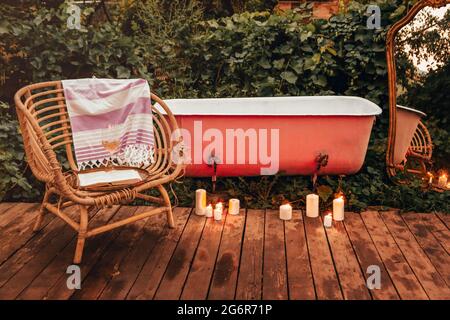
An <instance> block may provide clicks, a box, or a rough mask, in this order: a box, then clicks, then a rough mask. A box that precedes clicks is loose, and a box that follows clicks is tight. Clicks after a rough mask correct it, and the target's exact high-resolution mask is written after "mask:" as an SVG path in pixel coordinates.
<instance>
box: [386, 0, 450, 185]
mask: <svg viewBox="0 0 450 320" xmlns="http://www.w3.org/2000/svg"><path fill="white" fill-rule="evenodd" d="M447 4H450V0H419V1H418V2H417V3H416V4H414V5H413V6H412V7H411V9H410V10H409V11H408V13H407V14H406V16H404V17H403V18H402V19H400V20H399V21H397V22H396V23H395V24H394V25H393V26H392V27H391V28H390V29H389V31H388V33H387V40H386V59H387V69H388V81H389V136H388V146H387V152H386V167H387V172H388V176H389V177H390V178H391V179H392V178H394V177H395V176H396V175H397V173H398V172H399V171H405V166H403V165H396V164H395V163H394V152H395V150H394V148H395V136H396V128H397V70H396V63H395V52H394V50H395V37H396V36H397V34H398V32H399V31H400V30H401V29H402V28H403V27H404V26H406V25H407V24H409V23H410V22H411V21H412V20H413V19H414V18H415V17H416V15H417V14H418V13H419V12H420V10H422V9H424V8H426V7H432V8H440V7H443V6H446V5H447ZM418 130H419V131H421V132H420V133H419V134H421V135H423V136H424V137H425V138H426V139H428V140H429V142H430V147H431V137H430V136H429V133H428V130H427V129H426V127H425V126H424V125H423V123H419V128H418ZM411 157H414V158H415V159H416V160H417V161H418V162H419V163H420V164H421V167H422V169H421V170H407V171H408V172H410V173H413V174H418V175H421V176H423V175H424V174H426V172H427V164H431V151H430V154H429V157H420V156H418V155H411ZM395 182H399V183H401V182H402V181H400V180H396V181H395ZM403 182H404V181H403Z"/></svg>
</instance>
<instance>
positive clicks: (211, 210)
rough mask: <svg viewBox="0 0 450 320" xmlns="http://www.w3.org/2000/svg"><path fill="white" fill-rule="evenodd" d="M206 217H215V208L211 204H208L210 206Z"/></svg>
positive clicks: (206, 211)
mask: <svg viewBox="0 0 450 320" xmlns="http://www.w3.org/2000/svg"><path fill="white" fill-rule="evenodd" d="M205 216H206V217H207V218H211V217H212V216H213V207H212V205H211V204H208V206H207V207H206V208H205Z"/></svg>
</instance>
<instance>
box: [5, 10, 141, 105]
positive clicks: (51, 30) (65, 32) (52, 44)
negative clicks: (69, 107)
mask: <svg viewBox="0 0 450 320" xmlns="http://www.w3.org/2000/svg"><path fill="white" fill-rule="evenodd" d="M91 11H92V10H91V9H87V10H84V11H83V12H82V14H83V19H86V17H87V16H88V15H89V14H90V13H91ZM7 14H8V10H7V9H2V10H0V15H1V18H2V19H1V20H3V21H2V28H1V29H0V34H1V37H2V41H1V43H0V52H1V51H3V52H6V53H8V55H9V59H5V58H3V59H0V67H1V68H2V69H4V70H5V73H6V75H7V76H8V78H9V79H10V80H9V83H7V84H6V86H5V87H7V88H8V87H9V88H12V89H10V90H14V88H15V89H17V88H18V87H19V86H20V85H21V84H23V83H30V82H39V81H48V80H54V79H65V78H81V77H92V76H94V75H95V76H96V77H115V78H129V77H144V78H149V74H148V72H147V66H146V64H145V63H144V61H146V60H147V59H148V58H147V57H148V53H147V52H146V51H145V50H144V48H142V47H140V46H137V45H136V41H135V39H133V38H132V37H128V36H125V35H123V33H122V31H121V28H120V26H117V25H113V24H109V23H105V24H102V25H100V26H98V27H93V26H90V27H89V28H85V27H82V28H81V29H80V30H77V29H69V28H68V27H67V19H68V14H67V7H66V5H63V6H61V7H59V8H58V9H46V8H40V9H37V10H36V11H33V12H32V13H29V16H28V17H26V18H25V19H24V18H23V17H19V18H16V17H11V16H7ZM2 93H3V92H2ZM5 93H6V94H8V98H9V99H10V98H11V96H12V95H13V92H5Z"/></svg>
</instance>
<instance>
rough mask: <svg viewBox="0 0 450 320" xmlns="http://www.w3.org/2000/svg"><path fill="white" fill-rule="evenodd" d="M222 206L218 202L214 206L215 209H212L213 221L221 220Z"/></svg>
mask: <svg viewBox="0 0 450 320" xmlns="http://www.w3.org/2000/svg"><path fill="white" fill-rule="evenodd" d="M222 210H223V208H222V204H221V203H220V202H219V203H218V204H216V207H215V208H214V220H216V221H220V220H222Z"/></svg>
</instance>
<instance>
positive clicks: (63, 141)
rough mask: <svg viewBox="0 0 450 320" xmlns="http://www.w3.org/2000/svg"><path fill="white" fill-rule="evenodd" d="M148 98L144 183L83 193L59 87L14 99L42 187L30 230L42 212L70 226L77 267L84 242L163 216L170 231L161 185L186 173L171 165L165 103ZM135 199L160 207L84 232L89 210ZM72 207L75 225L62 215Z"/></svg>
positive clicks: (170, 119)
mask: <svg viewBox="0 0 450 320" xmlns="http://www.w3.org/2000/svg"><path fill="white" fill-rule="evenodd" d="M149 98H151V99H152V102H157V103H158V104H159V106H161V110H158V108H156V107H155V106H154V103H152V111H153V128H154V135H155V153H154V162H153V163H152V164H151V165H150V166H149V167H148V168H145V170H141V171H144V172H145V178H144V179H143V181H141V182H140V183H138V184H130V185H123V184H122V185H120V184H119V185H108V186H106V187H105V186H103V187H100V186H98V187H92V188H89V189H84V188H80V187H79V186H78V185H77V180H78V179H77V175H78V174H79V173H80V171H79V170H78V168H77V165H76V163H75V160H74V152H73V143H72V133H71V127H70V121H69V117H68V113H67V107H66V104H65V98H64V91H63V88H62V84H61V81H51V82H43V83H37V84H32V85H28V86H26V87H24V88H22V89H20V90H19V91H18V92H17V93H16V95H15V97H14V99H15V104H16V109H17V115H18V118H19V123H20V129H21V132H22V136H23V141H24V147H25V152H26V157H27V161H28V164H29V166H30V168H31V170H32V172H33V174H34V175H35V176H36V178H37V179H39V180H40V181H42V182H44V183H45V184H46V191H45V195H44V199H43V201H42V206H41V209H40V211H39V215H38V217H37V220H36V223H35V225H34V230H35V231H38V230H39V229H40V226H41V223H42V219H43V216H44V214H45V213H46V211H48V212H51V213H53V214H55V215H56V216H58V217H59V218H61V219H62V220H64V221H65V222H66V223H68V224H69V225H70V226H71V227H72V228H73V229H74V230H75V231H76V232H77V233H78V241H77V246H76V250H75V256H74V259H73V262H74V263H76V264H78V263H80V262H81V260H82V254H83V248H84V243H85V240H86V238H89V237H92V236H95V235H98V234H100V233H103V232H106V231H109V230H112V229H115V228H118V227H120V226H123V225H126V224H128V223H132V222H135V221H137V220H140V219H144V218H147V217H150V216H153V215H156V214H162V213H166V215H167V220H168V224H169V226H170V227H174V220H173V215H172V206H171V203H170V198H169V195H168V193H167V191H166V189H165V188H164V186H163V185H164V184H167V183H170V182H172V181H174V180H175V179H177V178H178V177H179V176H180V175H181V174H182V172H183V169H184V165H183V164H182V163H180V161H173V159H172V158H173V157H174V154H175V153H174V152H175V150H176V149H177V148H176V146H177V145H178V142H180V141H172V140H171V135H172V133H173V132H174V131H175V130H176V129H177V128H178V127H177V123H176V120H175V118H174V116H173V114H172V113H171V111H170V110H169V108H168V107H167V105H166V104H165V103H164V101H162V100H161V99H160V98H158V97H157V96H156V95H154V94H152V95H151V97H149ZM162 109H163V110H162ZM180 139H181V138H180ZM178 152H179V153H180V152H182V151H178ZM178 155H179V154H176V156H178ZM64 163H68V166H69V167H70V168H69V169H66V170H64V168H63V164H64ZM154 188H156V189H157V190H158V191H159V195H160V196H159V197H156V196H151V195H148V194H145V192H146V191H148V190H150V189H154ZM135 199H143V200H145V201H150V202H153V203H157V204H159V207H156V208H151V209H150V210H149V211H148V212H145V213H141V214H138V215H134V216H132V217H129V218H126V219H123V220H121V221H117V222H113V223H109V224H107V225H104V226H100V227H96V228H93V229H89V228H88V210H89V209H90V208H93V207H97V208H104V207H109V206H111V205H116V204H125V203H130V202H132V201H133V200H135ZM73 205H78V207H79V221H75V220H77V219H75V220H74V219H72V218H71V217H69V216H68V215H67V214H66V213H64V212H63V211H64V210H63V209H65V208H67V207H70V206H73Z"/></svg>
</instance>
